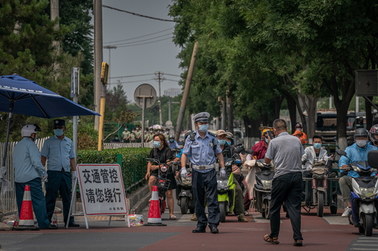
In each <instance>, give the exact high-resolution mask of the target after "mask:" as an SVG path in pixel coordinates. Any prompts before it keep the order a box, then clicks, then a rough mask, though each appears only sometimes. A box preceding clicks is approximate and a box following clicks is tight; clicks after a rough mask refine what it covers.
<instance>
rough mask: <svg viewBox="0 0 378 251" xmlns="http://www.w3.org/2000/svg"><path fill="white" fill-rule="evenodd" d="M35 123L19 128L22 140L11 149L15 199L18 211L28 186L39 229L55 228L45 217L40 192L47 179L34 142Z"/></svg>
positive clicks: (36, 127) (44, 204)
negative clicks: (43, 182)
mask: <svg viewBox="0 0 378 251" xmlns="http://www.w3.org/2000/svg"><path fill="white" fill-rule="evenodd" d="M38 131H40V129H39V127H38V126H37V125H32V124H29V125H25V126H24V127H22V129H21V136H22V140H21V141H20V142H18V143H17V145H16V146H15V147H14V151H13V166H14V171H15V184H16V199H17V207H18V212H19V213H20V212H21V204H22V200H23V197H24V189H25V185H29V186H30V193H31V199H32V203H33V210H34V214H35V216H36V218H37V222H38V227H39V228H41V229H55V228H57V227H56V225H52V224H50V220H49V219H48V218H47V212H46V202H45V196H44V195H43V192H42V182H41V181H46V180H47V173H46V171H45V169H44V168H43V166H42V163H41V154H40V152H39V150H38V147H37V145H36V144H35V143H34V141H35V139H36V137H37V132H38Z"/></svg>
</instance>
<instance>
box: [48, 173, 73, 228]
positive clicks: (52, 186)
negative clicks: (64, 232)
mask: <svg viewBox="0 0 378 251" xmlns="http://www.w3.org/2000/svg"><path fill="white" fill-rule="evenodd" d="M47 174H48V177H49V178H48V182H47V183H46V209H47V217H48V219H49V220H50V221H51V217H52V216H53V214H54V209H55V202H56V197H57V196H58V192H59V193H60V196H61V197H62V202H63V219H64V224H66V223H67V219H68V213H69V210H70V204H71V194H72V193H71V189H72V179H71V173H70V172H59V171H47ZM73 223H74V218H73V217H72V216H71V217H70V219H69V224H73Z"/></svg>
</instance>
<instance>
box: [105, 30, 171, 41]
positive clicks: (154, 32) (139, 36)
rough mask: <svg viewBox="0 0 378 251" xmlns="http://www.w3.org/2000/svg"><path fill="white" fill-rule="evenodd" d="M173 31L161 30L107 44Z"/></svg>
mask: <svg viewBox="0 0 378 251" xmlns="http://www.w3.org/2000/svg"><path fill="white" fill-rule="evenodd" d="M172 29H173V28H169V29H164V30H161V31H157V32H153V33H148V34H145V35H140V36H136V37H131V38H126V39H121V40H116V41H110V42H105V44H113V43H119V42H124V41H130V40H135V39H138V38H142V37H149V36H151V35H155V34H159V33H162V32H165V31H168V30H172Z"/></svg>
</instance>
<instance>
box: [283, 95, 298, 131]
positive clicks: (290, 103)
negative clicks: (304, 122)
mask: <svg viewBox="0 0 378 251" xmlns="http://www.w3.org/2000/svg"><path fill="white" fill-rule="evenodd" d="M285 97H286V101H287V107H288V110H289V116H290V123H291V130H292V133H294V128H295V123H296V120H297V104H296V103H295V100H294V98H293V97H292V96H291V95H285Z"/></svg>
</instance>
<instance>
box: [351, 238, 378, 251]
mask: <svg viewBox="0 0 378 251" xmlns="http://www.w3.org/2000/svg"><path fill="white" fill-rule="evenodd" d="M349 250H360V251H370V250H378V237H373V236H372V237H369V236H360V237H358V238H357V239H356V240H355V241H353V243H352V244H351V245H350V246H349Z"/></svg>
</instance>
